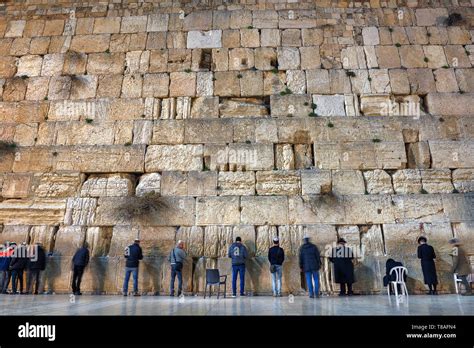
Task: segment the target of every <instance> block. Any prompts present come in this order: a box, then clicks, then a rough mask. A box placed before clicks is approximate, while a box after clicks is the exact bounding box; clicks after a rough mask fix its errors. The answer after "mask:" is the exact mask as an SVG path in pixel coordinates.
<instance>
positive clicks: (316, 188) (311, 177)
mask: <svg viewBox="0 0 474 348" xmlns="http://www.w3.org/2000/svg"><path fill="white" fill-rule="evenodd" d="M331 185H332V182H331V171H330V170H303V171H301V190H302V194H303V195H319V194H322V193H329V192H331V188H332V186H331Z"/></svg>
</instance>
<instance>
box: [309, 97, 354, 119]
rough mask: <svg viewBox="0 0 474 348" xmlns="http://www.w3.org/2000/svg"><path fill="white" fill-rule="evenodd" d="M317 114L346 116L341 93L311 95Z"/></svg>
mask: <svg viewBox="0 0 474 348" xmlns="http://www.w3.org/2000/svg"><path fill="white" fill-rule="evenodd" d="M313 103H314V104H316V106H317V107H316V110H315V112H316V114H317V115H318V116H346V111H345V109H344V96H343V95H330V96H329V95H313Z"/></svg>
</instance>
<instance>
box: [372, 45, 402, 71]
mask: <svg viewBox="0 0 474 348" xmlns="http://www.w3.org/2000/svg"><path fill="white" fill-rule="evenodd" d="M375 51H376V53H377V60H378V65H379V67H380V68H383V69H392V68H400V66H401V63H400V56H399V55H398V49H397V47H395V46H377V47H376V48H375Z"/></svg>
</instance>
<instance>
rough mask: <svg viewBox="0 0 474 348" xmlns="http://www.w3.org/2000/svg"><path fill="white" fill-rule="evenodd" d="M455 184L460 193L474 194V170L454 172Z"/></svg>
mask: <svg viewBox="0 0 474 348" xmlns="http://www.w3.org/2000/svg"><path fill="white" fill-rule="evenodd" d="M452 175H453V184H454V187H455V188H456V190H458V191H459V192H462V193H465V192H474V170H472V169H456V170H454V171H453V174H452Z"/></svg>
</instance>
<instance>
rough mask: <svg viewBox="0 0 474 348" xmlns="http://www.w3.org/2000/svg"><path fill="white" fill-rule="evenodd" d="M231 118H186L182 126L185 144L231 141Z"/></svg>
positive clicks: (224, 142)
mask: <svg viewBox="0 0 474 348" xmlns="http://www.w3.org/2000/svg"><path fill="white" fill-rule="evenodd" d="M232 135H233V134H232V120H220V119H215V120H204V119H203V120H187V121H186V122H185V127H184V142H185V143H186V144H202V143H207V144H214V143H215V144H226V143H230V142H232Z"/></svg>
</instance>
